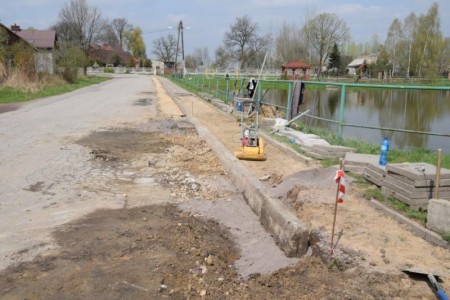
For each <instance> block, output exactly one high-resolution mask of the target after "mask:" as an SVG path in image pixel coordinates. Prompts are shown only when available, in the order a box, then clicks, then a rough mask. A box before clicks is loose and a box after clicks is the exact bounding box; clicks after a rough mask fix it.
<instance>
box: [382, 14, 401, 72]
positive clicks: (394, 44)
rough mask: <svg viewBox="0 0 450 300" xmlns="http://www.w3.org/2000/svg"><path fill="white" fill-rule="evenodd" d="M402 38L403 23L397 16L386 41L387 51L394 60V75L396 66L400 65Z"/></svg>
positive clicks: (392, 60)
mask: <svg viewBox="0 0 450 300" xmlns="http://www.w3.org/2000/svg"><path fill="white" fill-rule="evenodd" d="M402 38H403V32H402V23H401V22H400V20H399V19H397V18H395V19H394V21H392V24H391V26H390V27H389V31H388V34H387V38H386V41H385V43H384V45H385V48H386V51H387V52H388V53H389V58H390V60H391V62H392V73H391V75H392V76H394V75H395V71H396V67H397V65H398V62H397V53H398V52H399V51H398V50H399V46H400V42H401V40H402Z"/></svg>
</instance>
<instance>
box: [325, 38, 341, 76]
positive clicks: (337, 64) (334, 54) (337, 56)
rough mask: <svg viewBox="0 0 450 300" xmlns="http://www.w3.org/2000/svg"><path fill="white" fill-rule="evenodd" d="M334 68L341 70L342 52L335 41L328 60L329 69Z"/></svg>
mask: <svg viewBox="0 0 450 300" xmlns="http://www.w3.org/2000/svg"><path fill="white" fill-rule="evenodd" d="M334 68H336V69H337V70H338V71H340V70H341V52H340V51H339V47H338V45H337V43H334V45H333V49H332V50H331V53H330V57H329V60H328V70H332V69H334Z"/></svg>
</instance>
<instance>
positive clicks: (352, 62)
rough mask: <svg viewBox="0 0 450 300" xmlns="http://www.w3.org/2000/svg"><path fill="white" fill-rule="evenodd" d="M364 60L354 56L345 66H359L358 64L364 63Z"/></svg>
mask: <svg viewBox="0 0 450 300" xmlns="http://www.w3.org/2000/svg"><path fill="white" fill-rule="evenodd" d="M364 61H365V59H364V58H355V59H354V60H352V61H351V62H350V63H349V64H348V66H347V67H349V68H354V67H359V66H360V65H363V64H364Z"/></svg>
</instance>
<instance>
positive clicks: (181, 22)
mask: <svg viewBox="0 0 450 300" xmlns="http://www.w3.org/2000/svg"><path fill="white" fill-rule="evenodd" d="M180 38H181V39H180ZM180 40H181V64H182V72H183V76H184V73H185V67H184V37H183V21H180V23H178V39H177V52H176V54H175V72H176V70H177V62H178V51H179V50H180Z"/></svg>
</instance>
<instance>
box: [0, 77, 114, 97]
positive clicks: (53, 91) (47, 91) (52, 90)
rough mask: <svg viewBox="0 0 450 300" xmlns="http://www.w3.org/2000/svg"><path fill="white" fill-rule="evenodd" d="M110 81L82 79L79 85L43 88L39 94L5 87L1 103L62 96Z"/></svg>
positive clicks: (2, 90) (99, 78)
mask: <svg viewBox="0 0 450 300" xmlns="http://www.w3.org/2000/svg"><path fill="white" fill-rule="evenodd" d="M109 79H110V78H106V77H93V76H92V77H84V78H81V79H80V80H79V81H78V82H77V83H73V84H70V83H66V84H63V85H59V86H55V87H48V88H43V89H41V90H39V91H37V92H23V91H20V90H17V89H13V88H10V87H4V88H0V103H14V102H24V101H29V100H33V99H39V98H44V97H49V96H55V95H60V94H64V93H68V92H71V91H74V90H77V89H80V88H83V87H86V86H90V85H93V84H97V83H101V82H104V81H106V80H109Z"/></svg>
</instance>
